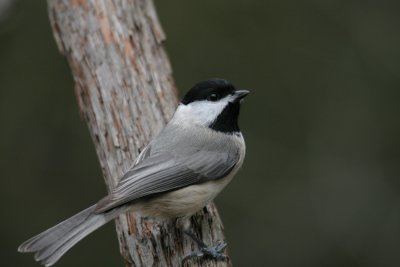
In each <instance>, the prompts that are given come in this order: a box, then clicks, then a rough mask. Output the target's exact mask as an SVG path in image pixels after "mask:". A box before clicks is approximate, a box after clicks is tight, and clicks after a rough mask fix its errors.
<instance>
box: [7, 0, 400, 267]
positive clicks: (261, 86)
mask: <svg viewBox="0 0 400 267" xmlns="http://www.w3.org/2000/svg"><path fill="white" fill-rule="evenodd" d="M156 5H157V8H158V12H159V16H160V19H161V22H162V24H163V26H164V29H165V31H166V33H167V37H168V38H167V42H166V48H167V51H168V53H169V56H170V59H171V61H172V65H173V68H174V73H175V79H176V82H177V85H178V87H179V89H180V91H181V93H183V92H184V91H186V90H187V89H188V88H189V87H190V86H191V85H192V84H193V83H194V82H196V81H198V80H202V79H205V78H209V77H224V78H227V79H229V80H231V81H233V82H234V83H235V84H236V85H237V86H238V87H242V88H247V89H250V90H251V92H252V94H251V96H249V97H248V98H247V99H246V101H245V103H244V105H243V109H242V116H241V128H242V131H243V133H244V135H245V137H246V140H247V158H246V161H245V164H244V167H243V169H242V171H241V172H240V173H239V175H237V176H236V178H235V180H234V181H233V182H232V183H231V185H230V186H229V187H228V188H227V189H226V190H225V191H224V192H223V194H221V195H220V196H219V197H218V199H217V201H216V202H217V205H218V206H219V211H220V213H221V215H222V218H223V221H224V224H225V228H226V235H227V238H228V242H229V252H230V255H231V257H232V259H233V263H234V265H235V266H274V267H275V266H295V267H296V266H318V267H319V266H321V267H322V266H363V267H364V266H365V267H367V266H376V267H378V266H379V267H380V266H400V179H399V177H400V118H399V116H400V105H399V101H400V49H399V48H400V16H399V12H400V2H399V1H383V0H380V1H378V0H375V1H373V0H364V1H356V0H336V1H333V0H326V1H320V0H313V1H312V0H309V1H298V0H285V1H281V0H280V1H278V0H274V1H272V0H271V1H240V0H235V1H233V0H230V1H228V0H224V1H211V0H207V1H190V2H185V1H177V0H174V1H161V0H158V1H156ZM0 127H1V128H0V152H1V153H0V162H1V167H0V209H1V211H2V213H1V214H2V215H1V225H0V248H1V251H2V252H1V257H0V266H2V267H8V266H18V267H19V266H39V265H37V263H34V261H33V259H32V256H31V255H22V254H18V253H17V252H16V248H17V246H18V245H19V243H20V242H22V241H24V240H25V239H27V238H28V237H31V236H32V235H33V234H36V233H38V232H39V231H41V230H44V229H45V228H47V227H50V226H52V225H53V224H55V223H57V222H59V221H60V220H62V219H65V218H67V217H69V216H70V215H72V214H74V213H75V212H77V211H79V210H81V209H83V208H86V207H87V206H88V205H89V204H92V203H93V202H95V201H96V200H98V199H99V198H100V197H101V196H103V195H104V194H105V193H106V190H105V186H104V183H103V180H102V177H101V172H100V168H99V164H98V162H97V158H96V154H95V151H94V148H93V146H92V143H91V140H90V137H89V134H88V131H87V129H86V125H85V123H84V122H83V121H81V120H80V117H79V114H78V109H77V105H76V102H75V98H74V93H73V83H72V79H71V74H70V71H69V69H68V66H67V64H66V62H65V60H64V58H63V57H62V56H61V55H60V54H59V53H58V51H57V48H56V45H55V42H54V40H53V37H52V33H51V30H50V26H49V22H48V18H47V9H46V5H45V3H44V1H28V0H24V1H23V0H14V1H11V0H1V1H0ZM57 266H59V267H62V266H123V262H122V260H121V258H120V257H119V248H118V245H117V238H116V235H115V230H114V225H113V224H109V225H107V226H106V227H104V228H102V229H101V230H99V231H97V232H96V233H94V234H93V235H91V236H89V237H88V238H86V239H85V240H83V241H82V242H81V243H79V244H78V245H77V246H76V247H74V248H73V249H72V250H71V251H70V252H69V253H67V255H65V257H63V258H62V259H61V261H60V262H59V263H58V264H57Z"/></svg>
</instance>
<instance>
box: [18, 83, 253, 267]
mask: <svg viewBox="0 0 400 267" xmlns="http://www.w3.org/2000/svg"><path fill="white" fill-rule="evenodd" d="M248 94H249V91H248V90H243V89H237V88H236V87H235V86H234V85H233V84H232V83H231V82H229V81H227V80H225V79H220V78H212V79H208V80H205V81H201V82H198V83H196V84H195V85H194V86H193V87H192V88H191V89H190V90H188V92H187V93H186V94H185V95H184V96H183V98H182V99H181V101H180V103H179V104H178V106H177V108H176V110H175V113H174V114H173V116H172V118H171V119H170V121H169V122H168V123H167V124H166V126H165V127H164V128H163V129H162V130H161V131H160V133H159V134H158V135H157V136H156V137H155V138H153V139H152V140H151V141H150V142H149V143H148V144H147V146H146V147H145V148H144V149H143V150H142V152H141V153H140V154H139V156H138V157H137V159H136V160H135V162H134V163H133V165H132V167H131V168H129V169H128V171H127V172H126V173H125V174H124V175H123V176H122V177H121V179H120V180H119V182H118V184H117V185H116V187H115V188H114V189H112V190H111V192H110V193H109V194H108V195H107V196H105V197H104V198H102V199H100V200H99V201H98V202H97V203H96V204H94V205H92V206H90V207H89V208H87V209H85V210H83V211H81V212H79V213H77V214H76V215H74V216H72V217H70V218H69V219H66V220H65V221H62V222H61V223H59V224H57V225H55V226H53V227H51V228H49V229H47V230H46V231H44V232H42V233H40V234H38V235H36V236H34V237H32V238H31V239H29V240H27V241H25V242H24V243H22V244H21V245H20V246H19V247H18V251H19V252H23V253H34V258H35V260H36V261H38V262H40V263H41V264H43V265H44V266H51V265H53V264H55V263H56V262H57V261H58V260H59V259H60V258H61V257H62V256H63V255H64V254H65V253H66V252H67V251H68V250H69V249H70V248H72V247H73V246H74V245H75V244H76V243H78V242H79V241H80V240H82V239H83V238H84V237H86V236H87V235H89V234H90V233H92V232H93V231H95V230H96V229H98V228H99V227H101V226H103V225H104V224H106V223H107V222H109V221H111V220H113V219H115V218H116V217H118V216H119V215H120V214H123V213H126V212H138V213H139V214H141V216H144V217H146V216H148V217H164V218H178V219H179V218H189V217H190V216H192V215H193V214H194V213H196V212H197V211H199V210H200V209H202V208H203V207H204V206H206V205H207V204H208V203H210V202H211V201H212V200H213V199H214V198H215V197H216V196H217V195H218V194H219V193H220V192H221V191H222V189H223V188H224V187H225V186H226V185H227V184H228V183H229V182H230V181H231V180H232V178H233V176H234V175H235V174H236V173H237V171H238V170H239V169H240V168H241V166H242V164H243V160H244V157H245V150H246V149H245V141H244V138H243V135H242V133H241V131H240V129H239V125H238V117H239V111H240V106H241V102H242V100H243V98H244V97H246V96H247V95H248ZM184 228H185V229H184V232H185V233H186V234H188V235H189V236H190V237H191V238H193V239H194V241H196V242H197V243H198V245H199V248H200V249H201V250H200V251H199V252H193V253H192V254H190V255H188V256H187V257H189V258H190V257H194V256H202V255H206V254H207V255H210V256H212V257H215V258H224V255H223V253H222V250H223V249H224V248H225V246H226V244H224V243H219V244H218V245H217V246H215V247H209V246H207V245H205V244H204V243H203V242H202V241H201V240H200V239H199V238H197V237H196V236H195V235H194V234H193V232H192V231H190V230H187V229H186V228H188V227H187V226H185V227H184ZM185 259H186V257H185Z"/></svg>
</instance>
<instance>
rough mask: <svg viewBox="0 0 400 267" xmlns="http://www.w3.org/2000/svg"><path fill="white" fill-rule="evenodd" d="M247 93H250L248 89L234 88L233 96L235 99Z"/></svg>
mask: <svg viewBox="0 0 400 267" xmlns="http://www.w3.org/2000/svg"><path fill="white" fill-rule="evenodd" d="M249 93H250V91H248V90H236V91H235V98H236V100H240V99H242V98H244V97H245V96H247V95H248V94H249Z"/></svg>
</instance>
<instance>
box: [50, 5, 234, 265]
mask: <svg viewBox="0 0 400 267" xmlns="http://www.w3.org/2000/svg"><path fill="white" fill-rule="evenodd" d="M48 6H49V16H50V21H51V26H52V29H53V33H54V36H55V39H56V42H57V45H58V48H59V50H60V51H61V53H62V54H63V55H64V56H65V57H66V59H67V61H68V63H69V65H70V67H71V71H72V74H73V77H74V81H75V93H76V97H77V100H78V103H79V108H80V113H81V115H82V117H83V118H84V119H85V121H86V122H87V124H88V127H89V131H90V134H91V136H92V139H93V142H94V145H95V147H96V151H97V155H98V157H99V161H100V164H101V168H102V171H103V174H104V179H105V182H106V184H107V187H108V190H110V189H111V188H113V187H114V186H115V185H116V184H117V182H118V179H119V178H120V177H121V176H122V175H123V173H124V172H125V171H126V170H127V169H128V168H129V167H130V166H131V164H132V163H133V161H134V159H135V157H137V155H138V153H139V152H140V150H141V149H143V147H144V146H145V145H146V144H147V143H148V142H149V140H150V139H151V138H152V137H153V136H154V135H155V134H157V133H158V132H159V131H160V129H161V128H162V126H163V125H164V124H165V123H166V122H167V121H168V120H169V119H170V117H171V116H172V114H173V112H174V110H175V107H176V105H177V103H178V101H177V94H176V88H175V85H174V81H173V78H172V70H171V66H170V64H169V61H168V58H167V55H166V53H165V51H164V49H163V46H162V41H163V40H164V39H165V35H164V32H163V30H162V28H161V26H160V23H159V21H158V18H157V14H156V11H155V8H154V5H153V2H152V1H149V0H48ZM192 222H193V226H194V230H195V232H196V233H197V234H198V236H199V237H201V238H202V239H203V240H204V242H206V243H207V244H215V243H216V242H217V241H218V240H223V239H224V236H223V226H222V223H221V221H220V218H219V215H218V212H217V210H216V208H215V206H214V205H213V204H211V205H209V206H207V207H206V208H204V209H203V210H202V211H200V212H198V213H197V214H196V215H195V216H194V217H193V219H192ZM116 225H117V232H118V239H119V242H120V251H121V254H122V256H123V257H124V260H125V262H126V266H180V265H181V260H182V258H183V257H184V256H185V255H187V254H189V253H190V252H191V251H192V250H193V249H197V246H196V245H195V244H194V243H193V242H192V241H191V239H190V238H188V237H186V236H184V235H183V234H182V233H181V232H180V230H179V229H176V227H175V224H174V222H173V221H167V222H164V221H157V220H155V219H144V218H141V217H139V216H137V215H135V214H126V215H121V216H120V218H119V219H118V220H116ZM93 256H94V255H93ZM188 265H190V266H227V265H230V263H229V262H228V263H227V262H218V263H217V262H215V261H211V260H205V259H197V260H191V261H190V263H188Z"/></svg>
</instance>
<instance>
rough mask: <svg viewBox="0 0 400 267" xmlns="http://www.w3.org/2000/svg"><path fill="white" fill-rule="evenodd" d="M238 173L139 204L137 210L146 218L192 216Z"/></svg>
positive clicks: (233, 172) (233, 171)
mask: <svg viewBox="0 0 400 267" xmlns="http://www.w3.org/2000/svg"><path fill="white" fill-rule="evenodd" d="M235 169H236V168H235ZM236 171H237V170H232V172H231V173H230V174H229V175H228V176H227V177H224V178H221V179H219V180H215V181H209V182H206V183H202V184H198V185H191V186H188V187H185V188H182V189H178V190H175V191H172V192H169V193H165V194H162V195H159V196H157V197H155V198H154V199H148V200H147V201H145V202H142V203H140V204H139V203H138V204H139V207H137V208H139V210H140V213H142V215H144V216H159V217H173V218H175V217H182V216H189V215H192V214H194V213H196V212H197V211H199V210H200V209H202V208H203V207H204V206H206V205H207V204H208V203H210V202H211V201H212V200H213V199H214V198H215V197H216V196H217V195H218V194H219V193H220V192H221V191H222V189H224V187H225V186H226V185H227V184H228V183H229V182H230V181H231V180H232V178H233V176H234V175H235V173H236Z"/></svg>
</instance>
